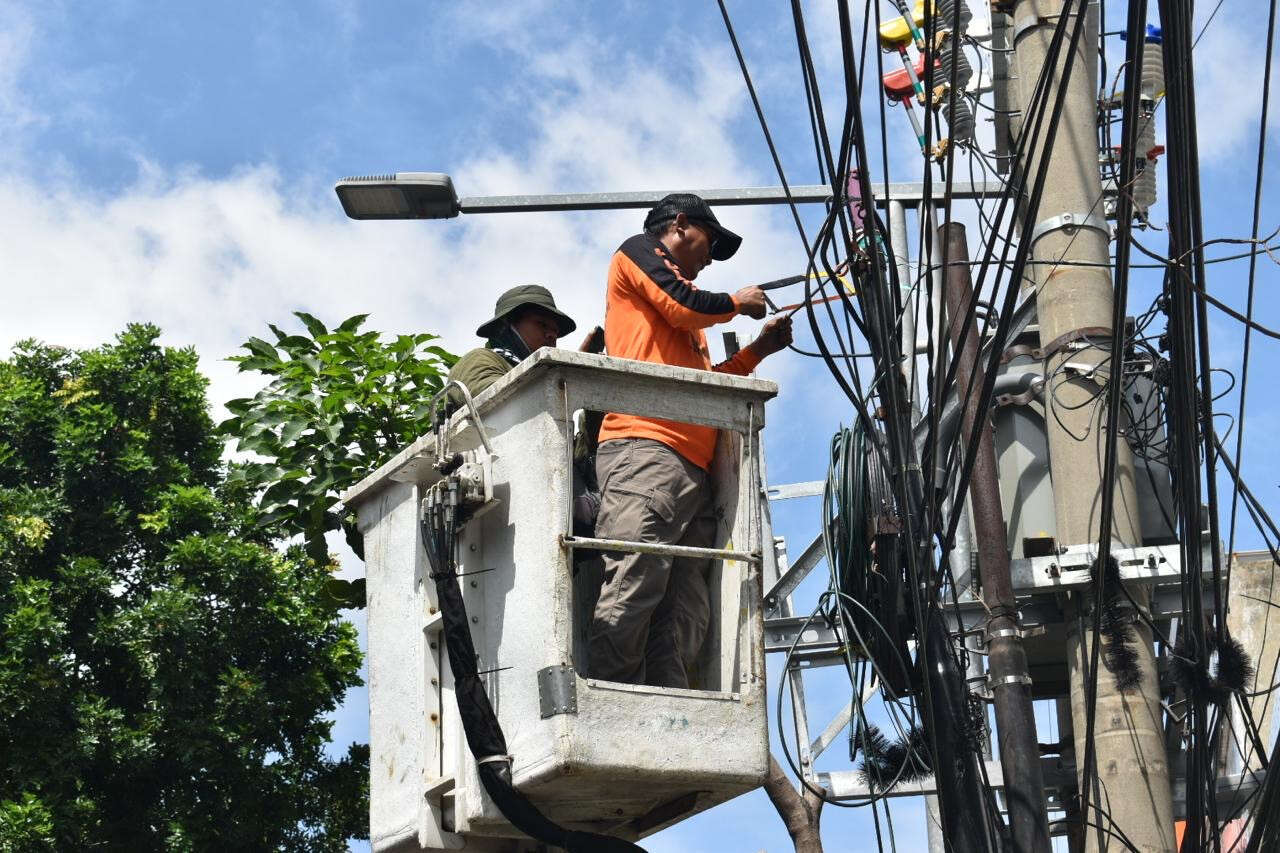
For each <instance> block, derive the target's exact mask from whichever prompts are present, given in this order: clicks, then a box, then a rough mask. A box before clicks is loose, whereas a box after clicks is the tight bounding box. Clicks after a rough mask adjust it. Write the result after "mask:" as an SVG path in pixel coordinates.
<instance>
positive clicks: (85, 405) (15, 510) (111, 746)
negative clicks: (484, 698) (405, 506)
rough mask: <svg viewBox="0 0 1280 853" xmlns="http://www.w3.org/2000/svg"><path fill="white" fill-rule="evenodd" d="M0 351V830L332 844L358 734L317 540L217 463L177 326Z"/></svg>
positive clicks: (350, 824) (347, 798)
mask: <svg viewBox="0 0 1280 853" xmlns="http://www.w3.org/2000/svg"><path fill="white" fill-rule="evenodd" d="M158 336H159V331H158V330H157V329H156V328H155V327H153V326H143V325H137V326H130V327H129V328H128V329H127V330H126V331H125V332H124V333H122V334H121V335H119V336H118V338H117V341H116V343H114V344H110V345H106V346H103V347H100V348H97V349H93V350H87V351H83V352H73V351H70V350H66V349H63V348H60V347H54V346H47V345H42V344H38V343H35V342H32V341H27V342H23V343H21V344H19V345H18V346H17V347H16V348H15V349H14V351H13V354H12V356H11V358H9V359H8V360H5V361H0V850H29V849H57V850H69V849H89V848H109V849H122V850H161V849H165V850H168V849H175V850H187V849H210V848H216V849H255V850H265V849H288V850H344V849H345V848H346V839H347V838H348V837H351V836H361V835H363V834H364V832H365V820H364V802H365V799H366V798H367V787H366V779H367V773H368V748H367V747H366V746H360V745H353V746H352V747H351V748H350V750H349V751H348V753H347V756H346V757H345V758H344V759H342V760H340V761H332V760H330V759H328V758H327V757H326V756H325V752H324V747H325V744H326V743H327V741H328V740H329V734H330V728H331V726H330V723H329V722H328V721H327V720H326V719H325V715H326V714H328V713H329V712H331V711H333V710H334V709H335V708H336V707H337V705H338V703H339V702H340V701H341V698H342V696H343V694H344V692H345V691H346V689H347V688H349V687H351V686H354V685H356V684H358V683H359V678H358V675H357V672H358V667H359V661H360V653H359V648H358V646H357V644H356V637H355V630H354V628H353V627H352V626H351V625H350V624H348V623H343V622H339V621H338V620H337V618H336V614H335V611H334V610H333V608H332V604H331V602H329V601H328V600H327V598H326V593H325V584H326V582H327V581H328V579H329V575H330V567H329V566H328V565H327V561H325V562H321V561H317V560H314V559H311V558H310V557H309V556H308V555H307V554H306V553H304V551H303V550H302V549H301V548H292V549H288V550H285V551H280V550H278V548H277V547H276V543H277V542H278V541H279V540H280V537H281V535H282V532H281V530H280V529H279V528H277V527H274V526H272V525H271V524H270V523H266V524H264V523H263V517H262V512H261V511H260V510H259V509H258V507H257V506H256V505H255V503H254V498H255V495H254V493H253V490H252V488H251V487H250V486H249V485H248V484H246V483H245V482H243V481H230V480H228V479H227V478H226V477H225V475H224V471H223V467H222V465H221V464H220V462H219V459H220V456H221V452H222V446H223V443H222V440H221V437H220V436H219V435H218V434H217V432H216V431H215V429H214V426H213V423H212V421H211V420H210V418H209V415H208V412H207V403H206V399H205V387H206V381H205V379H204V378H203V377H202V376H201V375H200V373H199V371H198V369H197V359H196V355H195V353H194V351H192V350H190V349H171V348H165V347H161V346H160V345H158V343H157V339H158Z"/></svg>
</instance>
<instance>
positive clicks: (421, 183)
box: [333, 172, 459, 219]
mask: <svg viewBox="0 0 1280 853" xmlns="http://www.w3.org/2000/svg"><path fill="white" fill-rule="evenodd" d="M333 189H334V191H335V192H337V194H338V200H339V201H341V202H342V209H343V210H345V211H346V212H347V216H349V217H351V218H352V219H451V218H453V217H455V216H457V215H458V213H459V209H458V194H457V193H456V192H455V191H454V189H453V179H452V178H450V177H449V176H448V175H446V174H443V173H441V172H396V173H395V174H394V175H368V176H366V177H357V178H343V179H342V180H340V181H338V183H337V184H335V185H334V187H333Z"/></svg>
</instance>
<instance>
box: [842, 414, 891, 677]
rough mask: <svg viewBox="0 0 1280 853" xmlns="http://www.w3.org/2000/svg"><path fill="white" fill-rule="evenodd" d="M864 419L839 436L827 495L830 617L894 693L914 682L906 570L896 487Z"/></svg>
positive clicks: (849, 649) (850, 646) (848, 645)
mask: <svg viewBox="0 0 1280 853" xmlns="http://www.w3.org/2000/svg"><path fill="white" fill-rule="evenodd" d="M878 440H879V438H878V437H876V436H871V435H868V434H867V432H866V431H865V429H864V428H863V426H862V422H861V421H860V420H859V421H857V422H855V424H854V426H853V428H852V429H845V428H842V429H841V430H839V431H838V432H837V433H836V434H835V436H834V437H833V438H832V441H831V463H830V466H829V467H828V469H827V485H826V489H825V490H824V492H823V500H822V503H823V544H824V546H825V548H826V555H827V565H828V566H829V567H830V570H831V586H832V588H833V589H835V590H838V591H839V593H840V594H839V595H838V596H836V597H835V601H837V602H839V604H838V606H836V607H833V610H838V613H829V614H828V619H829V620H830V621H831V623H832V624H835V625H838V626H839V628H840V630H841V631H842V632H843V634H844V636H845V638H846V643H845V648H846V653H847V654H848V655H850V661H849V663H850V665H852V663H853V661H852V656H853V654H854V652H855V651H857V650H860V651H861V652H862V653H863V654H865V655H866V657H867V658H869V659H871V660H872V661H873V662H874V663H875V664H876V666H877V669H878V671H879V672H880V673H881V676H882V677H883V678H884V680H885V683H886V684H887V685H888V686H889V687H890V688H891V689H892V690H893V691H894V692H902V691H905V689H906V688H907V686H908V682H909V673H908V672H907V671H906V668H905V661H907V660H909V659H910V657H909V655H908V653H907V649H906V640H905V637H906V634H907V632H908V630H909V626H904V624H903V614H904V612H905V606H904V599H903V594H904V586H905V582H904V575H903V570H902V561H901V559H900V558H899V548H898V541H897V540H898V511H897V505H896V503H895V501H894V497H893V491H892V489H891V487H890V484H889V478H888V477H887V476H886V474H885V472H884V469H883V467H882V465H881V462H880V455H879V454H878V453H876V452H875V451H874V449H873V445H872V443H873V442H875V441H878Z"/></svg>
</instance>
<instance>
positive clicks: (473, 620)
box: [471, 616, 480, 624]
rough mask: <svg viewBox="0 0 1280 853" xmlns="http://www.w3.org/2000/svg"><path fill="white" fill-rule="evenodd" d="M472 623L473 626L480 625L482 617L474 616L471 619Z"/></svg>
mask: <svg viewBox="0 0 1280 853" xmlns="http://www.w3.org/2000/svg"><path fill="white" fill-rule="evenodd" d="M471 622H472V623H473V624H479V623H480V617H479V616H472V617H471Z"/></svg>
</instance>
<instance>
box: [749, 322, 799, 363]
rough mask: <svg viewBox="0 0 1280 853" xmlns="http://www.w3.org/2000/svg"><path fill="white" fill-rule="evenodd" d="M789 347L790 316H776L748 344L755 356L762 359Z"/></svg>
mask: <svg viewBox="0 0 1280 853" xmlns="http://www.w3.org/2000/svg"><path fill="white" fill-rule="evenodd" d="M790 345H791V315H790V314H777V315H774V317H773V318H772V319H771V320H769V322H767V323H765V324H764V328H763V329H761V330H760V334H759V336H758V337H757V338H756V339H755V340H754V341H752V342H751V343H750V345H749V346H750V347H751V349H752V350H754V351H755V354H756V355H758V356H760V357H761V358H764V357H765V356H769V355H773V354H774V353H775V352H777V351H778V350H782V349H786V348H787V347H788V346H790Z"/></svg>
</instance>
